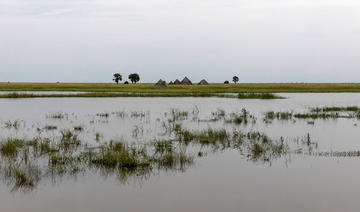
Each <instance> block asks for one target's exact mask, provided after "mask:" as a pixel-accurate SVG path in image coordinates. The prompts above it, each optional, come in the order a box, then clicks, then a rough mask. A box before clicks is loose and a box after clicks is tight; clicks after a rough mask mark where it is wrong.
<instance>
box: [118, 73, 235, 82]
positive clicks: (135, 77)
mask: <svg viewBox="0 0 360 212" xmlns="http://www.w3.org/2000/svg"><path fill="white" fill-rule="evenodd" d="M128 78H129V80H130V81H131V83H132V84H136V83H137V82H139V81H140V76H139V74H137V73H132V74H129V76H128ZM113 80H114V81H115V83H116V84H119V82H121V81H122V75H121V74H119V73H115V74H114V79H113ZM232 81H233V82H234V83H235V84H236V83H237V82H239V77H238V76H234V77H233V80H232ZM124 84H129V82H128V81H125V83H124ZM224 84H229V81H228V80H226V81H225V82H224Z"/></svg>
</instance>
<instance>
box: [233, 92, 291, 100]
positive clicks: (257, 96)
mask: <svg viewBox="0 0 360 212" xmlns="http://www.w3.org/2000/svg"><path fill="white" fill-rule="evenodd" d="M238 98H239V99H284V97H281V96H278V95H275V94H272V93H239V94H238Z"/></svg>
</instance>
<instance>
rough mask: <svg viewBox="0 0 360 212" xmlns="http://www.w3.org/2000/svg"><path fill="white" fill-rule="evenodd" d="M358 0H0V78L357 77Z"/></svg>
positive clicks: (299, 79)
mask: <svg viewBox="0 0 360 212" xmlns="http://www.w3.org/2000/svg"><path fill="white" fill-rule="evenodd" d="M359 11H360V1H358V0H0V81H31V82H33V81H40V82H43V81H50V82H54V81H62V82H110V81H111V79H112V74H113V73H115V72H119V73H121V74H123V75H126V76H127V75H128V74H129V73H132V72H137V73H139V74H140V77H141V81H143V82H153V81H156V80H158V79H159V78H162V79H163V80H167V81H170V80H174V79H175V78H183V77H184V76H185V75H186V76H188V77H189V78H190V79H192V80H193V81H198V80H200V79H203V78H205V79H207V80H208V81H210V82H223V81H224V80H226V79H231V78H232V76H234V75H238V76H239V78H240V82H358V81H360V12H359Z"/></svg>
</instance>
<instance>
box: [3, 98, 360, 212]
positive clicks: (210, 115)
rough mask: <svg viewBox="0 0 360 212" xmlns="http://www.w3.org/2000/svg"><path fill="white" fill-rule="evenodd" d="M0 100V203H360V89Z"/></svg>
mask: <svg viewBox="0 0 360 212" xmlns="http://www.w3.org/2000/svg"><path fill="white" fill-rule="evenodd" d="M280 95H281V96H284V97H287V98H285V99H273V100H260V99H237V98H214V97H212V98H51V99H49V98H34V99H0V106H1V109H2V113H1V114H0V120H1V123H0V125H1V128H0V140H1V141H0V211H30V212H31V211H37V212H38V211H59V212H60V211H86V212H89V211H99V210H105V211H179V212H180V211H339V210H345V211H356V209H357V208H358V203H357V202H358V201H357V200H356V199H355V197H356V193H355V192H357V190H358V188H359V187H360V183H359V181H358V178H359V177H360V171H359V169H357V166H358V164H359V162H360V157H359V156H360V142H359V135H360V128H359V127H360V125H359V124H360V108H359V106H360V95H359V94H355V93H354V94H347V93H342V94H280Z"/></svg>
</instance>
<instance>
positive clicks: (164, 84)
mask: <svg viewBox="0 0 360 212" xmlns="http://www.w3.org/2000/svg"><path fill="white" fill-rule="evenodd" d="M155 86H156V87H166V82H165V81H163V80H162V79H160V80H159V81H158V82H157V83H156V84H155Z"/></svg>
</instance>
